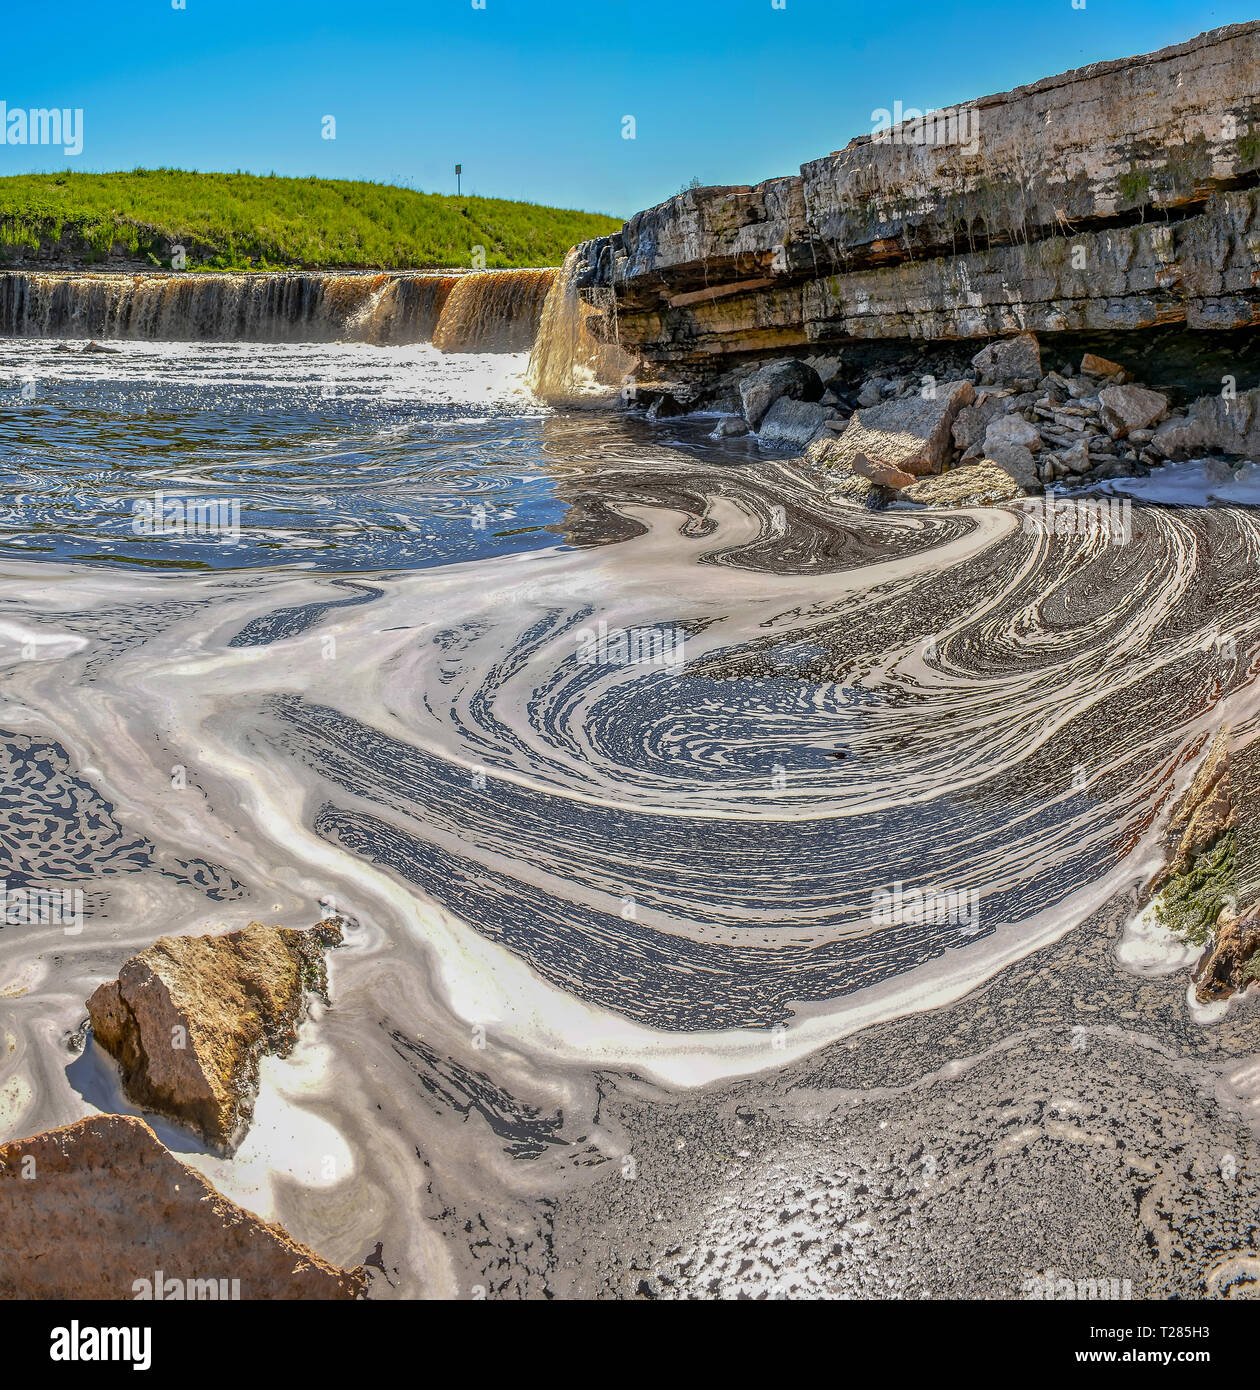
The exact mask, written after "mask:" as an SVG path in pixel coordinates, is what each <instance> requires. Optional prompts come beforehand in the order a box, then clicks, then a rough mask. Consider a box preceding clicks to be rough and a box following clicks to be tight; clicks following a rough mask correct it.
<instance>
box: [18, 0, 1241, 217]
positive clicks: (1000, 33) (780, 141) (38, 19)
mask: <svg viewBox="0 0 1260 1390" xmlns="http://www.w3.org/2000/svg"><path fill="white" fill-rule="evenodd" d="M175 3H176V4H178V3H180V0H175ZM184 3H185V5H186V8H184V9H182V10H180V9H176V8H175V7H174V4H172V0H113V3H111V4H108V5H106V6H104V7H102V6H101V4H100V2H99V0H90V3H89V0H59V3H57V4H56V5H55V6H53V5H51V4H49V3H48V2H47V0H45V3H42V4H24V5H22V4H13V5H10V6H6V11H7V12H6V14H5V16H4V30H5V32H4V51H3V56H2V57H0V100H3V101H5V102H7V104H8V106H9V108H10V109H12V108H16V107H44V106H48V107H51V106H57V107H77V108H82V109H83V112H84V147H83V152H82V153H81V154H80V155H78V156H77V157H73V156H66V155H64V154H63V153H62V152H61V151H60V150H55V149H49V148H47V147H31V146H25V147H24V146H10V145H4V146H0V174H7V173H19V172H24V171H29V170H44V169H54V168H66V167H70V168H74V169H82V170H106V169H130V168H134V167H135V166H137V165H147V166H150V167H152V166H155V165H173V166H178V167H182V168H195V169H230V170H234V169H237V168H240V169H245V170H248V171H251V172H255V173H269V172H272V171H274V172H276V173H279V174H296V175H305V174H322V175H326V176H329V177H337V178H367V179H377V180H382V181H387V182H395V183H402V184H406V185H408V186H410V187H413V188H419V189H423V190H426V191H437V192H452V193H453V192H454V191H455V187H454V175H453V172H452V170H453V165H454V163H455V161H456V160H459V161H460V162H462V164H463V166H464V185H463V186H464V191H465V192H474V193H480V194H485V195H488V196H498V197H509V198H527V199H531V200H533V201H535V202H543V203H552V204H557V205H560V206H564V207H580V208H587V209H590V210H593V211H601V212H609V213H613V214H615V215H618V216H624V215H628V214H629V213H631V212H633V211H635V210H636V209H637V208H640V207H647V206H650V205H652V204H653V203H657V202H660V201H661V200H662V199H663V198H666V197H668V196H669V195H670V194H672V193H675V192H677V190H678V189H679V187H681V186H682V185H684V184H686V183H687V182H689V181H690V180H691V179H692V178H693V177H695V178H698V179H700V181H701V182H702V183H755V182H757V181H758V180H759V179H763V178H768V177H770V176H772V175H775V174H783V173H789V172H792V171H794V170H795V169H796V168H798V167H799V165H800V164H801V162H802V161H803V160H807V159H812V158H816V157H818V156H820V155H823V154H826V153H828V152H829V151H831V150H834V149H839V148H840V147H841V146H842V145H844V144H845V143H846V141H847V140H849V139H850V138H851V137H852V136H854V135H859V134H863V133H865V132H867V131H869V130H870V128H871V112H872V111H873V110H875V109H876V108H877V107H891V106H892V104H893V102H894V101H895V100H897V99H900V100H901V101H902V102H903V104H904V105H905V106H917V107H940V106H945V105H948V104H950V103H952V102H955V101H959V100H964V99H966V98H969V97H977V96H983V95H985V94H987V93H989V92H997V91H1003V90H1005V89H1006V88H1008V87H1012V86H1016V85H1018V84H1019V83H1022V82H1029V81H1033V80H1035V79H1036V78H1038V77H1044V76H1048V75H1049V74H1051V73H1056V72H1061V71H1063V70H1065V69H1067V68H1072V67H1079V66H1080V65H1082V64H1084V63H1089V62H1094V61H1097V60H1099V59H1106V58H1116V57H1122V56H1125V55H1127V54H1130V53H1142V52H1147V51H1149V50H1151V49H1155V48H1160V47H1163V46H1164V45H1166V44H1169V43H1175V42H1178V41H1180V40H1182V39H1185V38H1189V37H1190V36H1191V35H1193V34H1196V33H1199V32H1200V31H1202V30H1204V29H1210V28H1214V27H1216V26H1218V25H1221V24H1229V23H1235V22H1238V21H1240V20H1243V19H1249V18H1254V17H1255V0H1247V3H1239V4H1232V3H1222V2H1221V0H1214V2H1213V3H1196V0H1085V8H1084V9H1077V8H1074V6H1073V4H1072V0H1003V2H1002V3H992V2H991V0H969V3H952V0H951V2H950V3H941V0H936V2H935V3H925V2H924V0H895V2H890V3H880V0H862V3H851V2H850V0H781V3H782V4H783V8H775V7H774V3H773V0H620V3H614V0H484V8H481V9H477V8H474V0H406V3H401V2H399V3H394V2H393V0H360V2H359V3H355V4H350V3H344V2H343V3H337V2H336V0H302V3H294V0H250V2H249V3H246V2H245V0H184ZM326 115H332V116H335V117H336V139H335V140H325V139H322V138H321V119H322V118H323V117H324V116H326ZM627 115H631V116H633V117H634V118H635V139H633V140H627V139H623V138H622V129H623V117H625V116H627Z"/></svg>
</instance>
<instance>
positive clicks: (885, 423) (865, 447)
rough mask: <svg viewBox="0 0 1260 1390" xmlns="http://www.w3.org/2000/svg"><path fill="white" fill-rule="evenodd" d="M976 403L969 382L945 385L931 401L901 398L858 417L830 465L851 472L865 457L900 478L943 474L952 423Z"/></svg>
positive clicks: (855, 415)
mask: <svg viewBox="0 0 1260 1390" xmlns="http://www.w3.org/2000/svg"><path fill="white" fill-rule="evenodd" d="M974 399H975V389H974V388H973V387H972V385H971V383H970V382H969V381H946V382H941V383H938V385H937V387H936V391H935V394H934V395H932V396H923V395H913V396H901V397H899V398H897V399H896V400H891V401H884V402H883V403H882V404H881V405H876V406H871V407H870V409H863V410H858V411H855V412H854V413H853V415H852V417H851V418H850V420H849V428H848V429H847V430H845V432H844V434H843V435H841V437H840V438H839V439H838V440H836V441H834V443H833V444H832V445H831V451H830V452H829V455H828V462H829V464H830V465H831V466H832V467H839V468H844V469H845V470H846V471H848V472H853V471H854V468H853V465H854V461H855V460H856V459H857V458H858V457H859V456H861V457H865V458H866V459H868V460H869V461H870V462H871V463H875V464H881V465H884V466H888V467H892V468H895V469H897V470H899V471H900V472H902V473H914V474H923V473H939V472H940V470H941V467H942V465H943V464H944V463H945V462H946V460H947V459H948V457H949V454H950V444H951V430H952V426H953V423H954V417H955V416H956V415H957V414H958V412H959V411H960V410H961V409H962V408H963V407H964V406H967V405H970V404H971V403H972V401H973V400H974Z"/></svg>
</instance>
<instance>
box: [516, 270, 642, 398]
mask: <svg viewBox="0 0 1260 1390" xmlns="http://www.w3.org/2000/svg"><path fill="white" fill-rule="evenodd" d="M582 263H583V248H582V247H580V246H575V247H574V248H573V249H572V250H571V251H570V252H569V253H568V255H567V256H565V258H564V265H563V266H562V267H561V269H560V272H559V274H558V275H557V276H556V278H555V281H554V282H553V284H552V286H551V289H550V290H549V291H548V294H547V301H546V303H545V304H544V305H543V311H542V320H541V322H540V323H539V326H538V335H537V337H536V339H535V341H534V350H533V352H532V353H531V354H530V359H529V375H528V376H527V378H526V380H527V383H528V385H529V388H530V390H531V391H533V393H534V394H535V395H536V396H538V397H539V398H540V399H542V400H545V401H549V402H551V403H552V404H554V405H590V404H595V403H599V402H602V401H605V400H607V399H608V397H609V396H610V395H611V393H612V390H613V389H614V388H615V387H617V386H618V385H620V383H621V382H622V380H623V379H624V378H625V376H626V374H627V373H628V372H629V371H630V369H631V367H632V366H633V364H634V358H633V357H631V356H630V355H629V354H628V353H626V352H623V351H622V349H621V348H620V347H619V346H618V345H617V343H616V342H611V343H605V342H601V341H600V340H599V339H598V338H596V337H595V335H594V334H593V333H592V331H591V325H590V320H591V319H592V318H599V317H601V316H602V310H601V309H600V308H598V307H596V306H593V305H591V304H588V303H586V302H585V301H584V300H583V299H582V298H581V297H580V295H579V294H578V286H577V280H578V270H579V267H580V266H581V265H582ZM601 293H605V294H607V295H608V296H609V298H610V299H611V296H612V291H611V290H607V291H602V292H601ZM612 308H613V310H614V314H615V309H616V305H615V302H613V304H612ZM614 326H615V317H614Z"/></svg>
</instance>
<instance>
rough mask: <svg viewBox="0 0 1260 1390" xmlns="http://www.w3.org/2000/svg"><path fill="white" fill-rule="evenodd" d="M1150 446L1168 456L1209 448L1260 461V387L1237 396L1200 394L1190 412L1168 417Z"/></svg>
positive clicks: (1193, 454) (1191, 454) (1188, 455)
mask: <svg viewBox="0 0 1260 1390" xmlns="http://www.w3.org/2000/svg"><path fill="white" fill-rule="evenodd" d="M1150 447H1151V448H1152V449H1153V450H1154V451H1155V452H1156V453H1157V454H1159V455H1160V457H1161V458H1167V459H1188V458H1195V457H1197V456H1199V455H1202V454H1203V453H1206V452H1207V451H1208V450H1213V449H1214V450H1219V451H1220V452H1221V453H1226V454H1236V455H1238V456H1240V457H1242V458H1249V459H1254V460H1256V461H1257V462H1260V386H1257V387H1255V388H1253V389H1252V390H1250V391H1240V392H1238V395H1237V397H1236V398H1235V399H1233V400H1231V399H1230V398H1229V397H1226V396H1221V395H1215V396H1200V397H1199V399H1198V400H1197V401H1195V402H1194V403H1193V405H1191V407H1190V410H1189V412H1188V414H1186V415H1185V416H1184V417H1180V418H1177V419H1173V420H1165V421H1164V423H1163V424H1162V425H1160V426H1159V428H1158V429H1157V430H1156V431H1155V434H1154V437H1153V438H1152V439H1151V444H1150Z"/></svg>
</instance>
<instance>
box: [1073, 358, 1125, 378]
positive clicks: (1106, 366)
mask: <svg viewBox="0 0 1260 1390" xmlns="http://www.w3.org/2000/svg"><path fill="white" fill-rule="evenodd" d="M1081 372H1082V373H1083V374H1084V375H1085V376H1119V377H1125V378H1127V377H1128V375H1129V374H1128V372H1126V371H1125V369H1124V368H1123V367H1122V366H1121V365H1120V364H1119V362H1112V361H1110V360H1109V359H1108V358H1106V357H1099V356H1098V355H1097V354H1096V353H1092V352H1087V353H1086V354H1085V356H1084V357H1082V358H1081Z"/></svg>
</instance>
